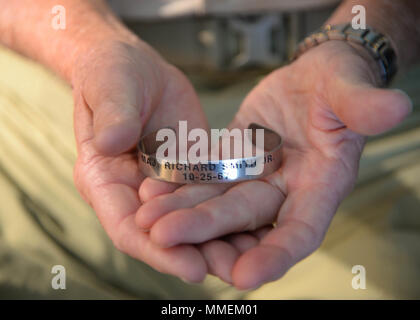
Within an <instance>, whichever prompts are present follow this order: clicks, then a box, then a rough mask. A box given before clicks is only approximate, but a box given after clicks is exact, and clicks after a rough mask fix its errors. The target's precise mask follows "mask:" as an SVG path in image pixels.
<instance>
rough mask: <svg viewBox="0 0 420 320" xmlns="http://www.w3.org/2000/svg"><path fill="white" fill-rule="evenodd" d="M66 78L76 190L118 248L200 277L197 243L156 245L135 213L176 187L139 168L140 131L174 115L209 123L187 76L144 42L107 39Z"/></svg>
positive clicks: (170, 122) (173, 120)
mask: <svg viewBox="0 0 420 320" xmlns="http://www.w3.org/2000/svg"><path fill="white" fill-rule="evenodd" d="M72 85H73V91H74V100H75V112H74V127H75V135H76V142H77V149H78V159H77V163H76V166H75V170H74V178H75V183H76V186H77V188H78V190H79V191H80V193H81V194H82V196H83V197H84V199H85V200H86V201H87V202H88V203H89V204H90V205H91V206H92V207H93V209H94V210H95V212H96V213H97V216H98V218H99V220H100V222H101V224H102V225H103V227H104V228H105V230H106V232H107V233H108V235H109V237H110V238H111V240H112V241H113V243H114V244H115V246H116V247H117V248H118V249H120V250H121V251H123V252H125V253H127V254H129V255H131V256H133V257H134V258H137V259H140V260H142V261H144V262H146V263H147V264H149V265H151V266H152V267H154V268H155V269H157V270H159V271H161V272H164V273H169V274H173V275H176V276H178V277H181V278H184V279H185V280H188V281H201V280H202V279H203V277H204V276H205V275H206V273H207V266H206V263H205V260H204V258H203V257H202V255H201V253H200V252H199V250H198V249H197V248H195V247H194V246H192V245H180V246H177V247H174V248H166V249H165V248H161V247H159V246H157V245H156V244H154V243H152V242H151V241H150V239H149V235H148V234H147V233H145V232H143V231H142V230H140V229H139V228H138V227H137V226H136V225H135V220H134V218H135V213H136V211H137V210H138V209H139V207H140V206H141V201H142V200H143V201H145V200H147V199H149V198H152V197H155V196H157V195H159V194H164V193H170V192H172V191H173V190H174V189H175V188H176V186H175V185H173V184H169V183H155V182H154V181H153V180H150V179H148V180H145V177H144V176H143V175H142V174H140V172H139V169H138V165H137V156H136V152H135V145H136V143H137V142H138V140H139V137H140V135H142V134H145V133H148V132H151V131H154V130H157V129H159V128H161V127H166V126H172V127H177V123H178V120H187V121H188V125H189V127H190V128H193V127H200V128H206V127H207V122H206V120H205V116H204V114H203V112H202V109H201V107H200V104H199V101H198V98H197V96H196V94H195V93H194V90H193V88H192V87H191V85H190V83H189V82H188V81H187V80H186V78H185V77H184V76H183V75H182V74H181V73H180V72H179V71H178V70H176V69H175V68H174V67H172V66H170V65H168V64H167V63H166V62H164V61H163V60H162V59H161V58H160V56H159V55H158V54H157V53H155V52H154V51H153V50H152V49H151V48H149V47H148V46H147V45H146V44H144V43H141V42H140V41H134V42H132V41H131V42H128V41H127V42H124V41H109V42H106V43H101V44H100V45H97V46H94V47H92V48H91V49H90V51H89V52H88V53H86V54H81V55H80V57H79V59H78V63H77V66H75V68H74V72H73V78H72ZM140 186H142V188H141V194H139V190H140ZM140 197H141V199H142V200H140Z"/></svg>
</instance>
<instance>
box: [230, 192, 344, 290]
mask: <svg viewBox="0 0 420 320" xmlns="http://www.w3.org/2000/svg"><path fill="white" fill-rule="evenodd" d="M337 199H338V197H337V196H336V195H335V194H334V192H332V191H331V190H330V188H328V187H327V186H319V185H318V186H313V187H311V188H307V189H303V190H299V191H295V192H294V193H291V194H289V195H288V197H287V200H286V201H285V202H284V204H283V206H282V208H281V210H280V212H279V218H278V221H277V226H276V227H275V228H274V229H273V230H271V231H269V232H268V233H267V234H266V235H265V236H264V238H263V239H262V240H261V241H260V244H259V245H258V246H256V247H254V248H252V249H251V250H249V251H247V252H245V253H244V254H243V255H242V256H241V257H240V258H239V259H238V261H237V262H236V264H235V266H234V268H233V273H232V279H233V283H234V285H235V286H236V287H237V288H240V289H251V288H256V287H258V286H260V285H262V284H263V283H265V282H268V281H274V280H276V279H278V278H280V277H281V276H282V275H284V274H285V273H286V271H287V270H288V269H289V268H290V267H291V266H293V265H294V264H295V263H297V262H298V261H300V260H301V259H303V258H305V257H306V256H308V255H309V254H310V253H312V252H313V251H314V250H315V249H317V248H318V247H319V246H320V244H321V242H322V239H323V238H324V234H325V232H326V230H327V228H328V225H329V223H330V221H331V219H332V217H333V215H334V213H335V211H336V210H337V207H338V200H337ZM261 261H264V263H261Z"/></svg>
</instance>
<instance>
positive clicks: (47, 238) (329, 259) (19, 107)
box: [0, 49, 420, 299]
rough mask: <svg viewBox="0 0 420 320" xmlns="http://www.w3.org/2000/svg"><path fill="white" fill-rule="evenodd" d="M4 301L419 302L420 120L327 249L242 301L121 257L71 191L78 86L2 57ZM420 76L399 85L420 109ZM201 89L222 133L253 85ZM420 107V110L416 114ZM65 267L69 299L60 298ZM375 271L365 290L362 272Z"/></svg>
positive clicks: (392, 149)
mask: <svg viewBox="0 0 420 320" xmlns="http://www.w3.org/2000/svg"><path fill="white" fill-rule="evenodd" d="M0 70H2V71H1V73H0V297H1V298H59V299H64V298H80V299H84V298H141V299H147V298H179V299H183V298H185V299H190V298H207V297H208V298H217V299H220V298H232V299H237V298H257V299H280V298H281V299H283V298H292V299H294V298H310V299H316V298H321V299H323V298H333V299H335V298H343V299H347V298H349V299H358V298H420V285H419V281H418V279H419V278H420V214H419V213H420V212H419V210H420V209H419V208H420V206H419V202H420V162H419V159H420V127H418V124H420V112H419V109H418V108H417V109H415V112H414V114H413V115H412V116H411V118H410V119H409V120H408V121H407V122H406V123H405V124H404V125H402V126H401V127H400V128H399V129H398V130H395V131H394V132H393V133H392V134H388V135H386V136H383V137H378V138H376V139H374V140H372V141H370V142H369V144H368V146H367V148H366V151H365V153H364V155H363V159H362V163H361V170H360V179H359V183H358V185H357V188H356V189H355V191H354V192H353V193H352V195H351V196H350V197H348V198H347V199H346V201H345V202H344V203H343V204H342V206H341V207H340V210H339V212H338V213H337V216H336V217H335V219H334V221H333V223H332V226H331V228H330V229H329V231H328V233H327V236H326V240H325V241H324V243H323V245H322V247H321V249H319V250H318V251H317V252H316V253H315V254H313V255H311V256H310V257H309V258H307V259H305V260H304V261H302V262H300V263H299V264H298V265H297V266H296V267H294V268H293V269H292V270H291V271H290V272H289V273H288V274H286V276H285V277H284V278H283V279H280V280H279V281H276V282H273V283H270V284H267V285H265V286H263V287H262V288H260V289H258V290H255V291H250V292H239V291H237V290H235V289H232V288H231V287H229V286H227V285H225V284H223V283H222V282H221V281H219V280H217V279H216V278H214V277H211V276H209V277H208V278H207V279H206V281H205V283H204V284H202V285H189V284H185V283H183V282H182V281H180V280H178V279H176V278H174V277H171V276H167V275H163V274H160V273H158V272H156V271H154V270H152V269H151V268H149V267H148V266H146V265H145V264H143V263H141V262H139V261H135V260H133V259H131V258H129V257H127V256H126V255H124V254H122V253H120V252H118V251H117V250H116V249H114V248H113V246H112V243H111V241H110V240H109V239H108V237H107V236H106V235H105V233H104V231H103V229H102V227H101V225H100V224H99V222H98V220H97V218H96V217H95V214H94V212H93V211H92V210H91V209H90V208H89V207H88V205H87V204H86V203H84V202H83V201H82V199H81V198H80V196H79V194H78V192H77V191H76V189H75V187H74V185H73V180H72V167H73V164H74V161H75V159H76V151H75V145H74V138H73V130H72V96H71V91H70V89H69V87H68V86H67V85H66V84H64V83H63V82H62V81H60V80H58V79H57V78H56V77H55V76H53V75H52V74H50V73H49V72H47V71H46V70H44V69H43V68H42V67H41V66H39V65H36V64H34V63H32V62H29V61H27V60H26V59H23V58H22V57H20V56H18V55H16V54H14V53H11V52H9V51H6V50H4V49H1V50H0ZM419 75H420V69H417V70H415V71H413V73H412V74H411V75H409V76H408V77H405V78H403V79H402V80H401V81H400V82H398V84H397V85H398V86H399V87H402V88H404V89H405V90H407V91H408V92H409V94H410V95H411V96H412V98H413V99H414V101H415V102H420V96H419V92H418V89H417V88H418V86H419V79H420V78H419ZM253 84H254V83H253V81H242V82H238V83H237V84H235V85H233V86H231V87H229V88H225V89H220V90H215V89H212V90H206V89H203V88H202V89H199V95H200V98H201V99H202V102H203V104H204V106H205V109H206V112H207V114H208V115H209V118H210V121H211V123H212V125H213V126H214V127H223V126H225V125H226V124H227V122H228V119H229V118H230V117H231V115H232V114H233V113H234V111H235V110H236V108H237V106H238V105H239V103H240V101H241V99H242V98H243V96H244V95H245V94H246V92H247V91H248V90H249V89H250V88H251V87H252V86H253ZM416 107H417V104H416ZM53 265H63V266H64V267H65V268H66V272H67V288H66V290H54V289H52V287H51V279H52V277H53V274H51V268H52V266H53ZM354 265H363V266H364V267H365V268H366V272H367V274H366V277H367V278H366V279H367V288H366V290H354V289H353V288H352V285H351V283H352V277H353V276H354V274H352V267H353V266H354Z"/></svg>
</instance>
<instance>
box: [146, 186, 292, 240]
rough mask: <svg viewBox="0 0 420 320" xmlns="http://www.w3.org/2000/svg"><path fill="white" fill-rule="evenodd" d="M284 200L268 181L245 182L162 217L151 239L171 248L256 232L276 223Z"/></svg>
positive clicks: (154, 228) (153, 228) (153, 229)
mask: <svg viewBox="0 0 420 320" xmlns="http://www.w3.org/2000/svg"><path fill="white" fill-rule="evenodd" d="M262 198H263V199H264V201H261V199H262ZM283 199H284V196H283V194H282V193H281V192H280V191H279V190H278V189H277V188H275V187H274V186H272V185H271V184H268V183H267V182H264V181H259V180H255V181H249V182H243V183H240V184H238V185H236V186H234V187H232V188H230V189H229V190H228V191H227V192H225V193H224V194H223V195H220V196H218V197H215V198H212V199H210V200H208V201H205V202H203V203H201V204H199V205H198V206H196V207H194V208H190V209H181V210H178V211H174V212H172V213H170V214H168V215H166V216H164V217H162V218H161V219H160V220H158V221H157V222H156V223H155V224H154V225H153V227H152V229H151V239H152V241H154V242H155V243H157V244H159V245H161V246H164V247H169V246H173V245H176V244H179V243H201V242H204V241H207V240H210V239H214V238H218V237H220V236H223V235H226V234H229V233H233V232H240V231H248V230H255V229H257V228H258V227H260V226H263V225H267V224H269V223H270V222H272V221H274V219H275V217H276V214H277V212H278V210H279V207H280V205H281V204H282V202H283Z"/></svg>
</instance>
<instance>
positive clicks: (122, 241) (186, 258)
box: [114, 215, 207, 282]
mask: <svg viewBox="0 0 420 320" xmlns="http://www.w3.org/2000/svg"><path fill="white" fill-rule="evenodd" d="M114 239H115V244H116V246H117V248H118V249H119V250H121V251H123V252H125V253H127V254H129V255H130V256H132V257H133V258H136V259H139V260H141V261H143V262H145V263H147V264H148V265H150V266H151V267H153V268H154V269H156V270H157V271H159V272H162V273H167V274H172V275H174V276H177V277H180V278H182V279H183V280H185V281H188V282H201V281H203V279H204V278H205V276H206V274H207V266H206V262H205V260H204V258H203V256H202V255H201V253H200V252H199V250H198V249H197V248H195V247H193V246H189V245H181V246H176V247H173V248H169V249H164V248H160V247H158V246H156V245H155V244H153V243H152V242H151V241H150V239H149V236H148V234H147V233H144V232H141V231H140V230H139V229H138V228H137V227H136V225H135V223H134V215H131V216H128V217H127V218H126V219H124V221H122V222H121V224H120V225H119V228H118V233H117V234H116V235H115V238H114Z"/></svg>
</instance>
